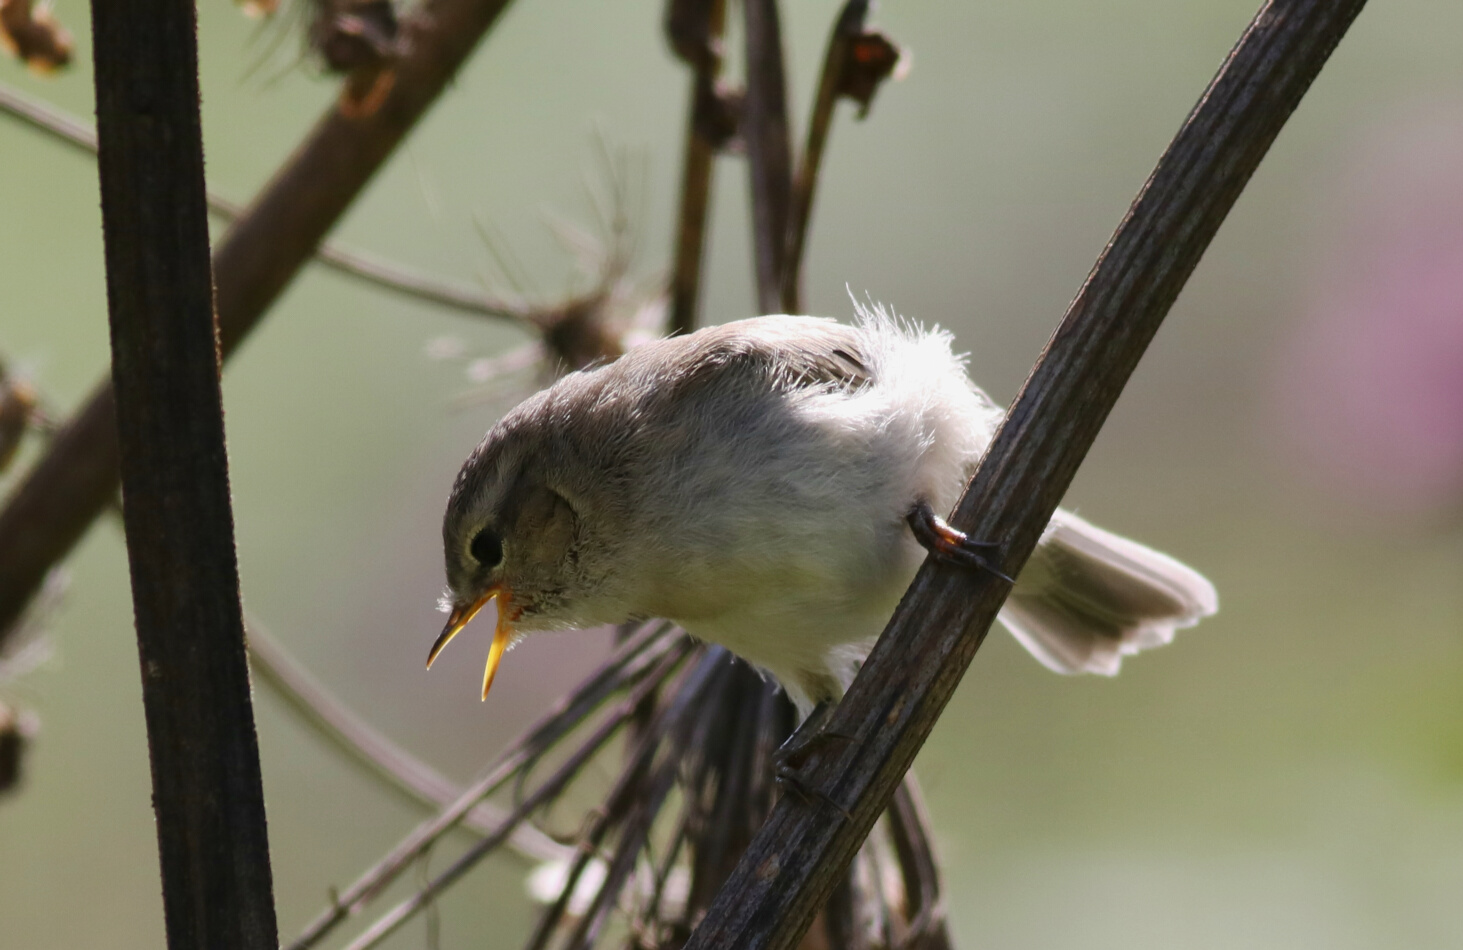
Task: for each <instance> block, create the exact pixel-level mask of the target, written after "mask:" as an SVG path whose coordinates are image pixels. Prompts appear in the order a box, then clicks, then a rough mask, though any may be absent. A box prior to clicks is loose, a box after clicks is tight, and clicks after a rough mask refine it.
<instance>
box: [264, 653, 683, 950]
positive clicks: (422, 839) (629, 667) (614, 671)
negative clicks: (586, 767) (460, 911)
mask: <svg viewBox="0 0 1463 950" xmlns="http://www.w3.org/2000/svg"><path fill="white" fill-rule="evenodd" d="M684 640H685V638H684V636H683V635H681V634H680V633H679V632H676V631H673V630H672V629H671V628H670V627H669V626H668V625H665V624H649V625H647V626H646V627H645V628H644V629H642V630H641V632H640V633H639V634H637V635H636V636H634V637H631V638H630V639H629V640H627V641H625V643H624V644H623V645H622V646H621V647H620V648H619V650H617V651H616V652H615V655H614V656H613V657H611V659H610V660H608V661H607V662H606V663H604V664H603V665H601V667H600V668H599V669H597V670H596V671H595V672H594V674H592V675H591V676H590V677H589V678H588V679H587V680H585V681H584V682H583V683H581V684H580V685H579V686H578V687H577V688H576V689H574V690H573V691H571V692H570V693H569V694H568V695H567V696H565V697H564V698H563V699H561V700H560V701H559V702H558V703H557V704H556V705H555V708H554V709H553V710H551V711H550V712H549V713H548V714H547V715H546V716H545V717H544V718H543V719H541V720H540V721H539V722H538V724H537V725H535V726H534V727H533V728H532V729H530V730H529V731H528V732H527V733H526V734H525V735H524V736H523V738H521V739H519V740H518V741H517V742H515V743H514V744H513V745H511V746H510V747H509V748H508V749H507V750H505V751H504V752H503V753H502V754H501V755H500V756H499V757H498V761H497V762H496V763H494V765H493V766H491V767H490V768H489V769H488V770H487V772H486V773H485V774H484V775H483V776H482V778H480V779H478V780H477V781H476V782H474V783H473V784H472V785H471V786H469V788H468V789H467V790H466V791H464V792H463V793H462V796H461V797H460V798H458V799H457V801H455V802H453V803H452V805H451V806H450V807H448V808H446V809H444V810H443V811H442V813H441V814H439V815H438V816H437V817H436V818H433V819H431V820H430V821H427V822H424V823H422V824H421V825H418V826H417V827H416V828H415V829H413V830H412V832H411V833H410V834H409V835H407V836H406V837H405V838H404V839H402V841H401V843H400V844H398V845H397V846H396V847H395V848H393V849H392V850H391V851H390V852H389V853H388V854H387V855H386V857H384V858H382V859H381V860H380V861H378V862H377V863H376V864H375V865H374V866H373V867H372V868H370V869H369V870H368V871H366V873H365V874H363V875H361V877H360V878H359V879H357V880H356V881H355V883H353V884H352V885H351V886H350V887H348V888H346V890H345V891H344V892H342V893H340V894H339V895H338V896H336V897H335V898H334V900H332V902H331V906H330V907H329V908H327V909H326V910H325V911H324V912H322V913H321V914H320V916H319V917H317V918H316V919H315V920H313V921H311V923H310V924H309V926H307V927H306V928H305V930H304V931H303V932H302V933H301V934H300V936H299V937H297V938H296V939H295V942H294V943H292V944H291V945H290V950H307V948H309V947H312V946H314V945H315V944H317V943H319V942H320V940H322V939H323V938H324V937H325V936H326V935H327V934H329V933H330V931H331V930H333V929H334V928H335V927H336V926H337V925H338V924H340V923H341V922H342V921H344V920H345V919H346V918H347V917H350V916H353V915H354V914H357V913H359V912H360V911H361V910H362V909H364V907H365V905H366V903H367V902H369V901H370V900H371V899H372V898H373V897H374V896H375V895H376V894H378V893H380V891H381V890H382V889H383V888H385V887H386V886H387V885H388V884H390V883H391V882H392V881H394V880H395V879H396V878H397V877H398V876H400V874H401V873H402V871H404V870H405V869H406V868H408V867H410V866H411V864H412V862H413V861H415V860H416V859H417V858H418V857H420V856H421V854H422V853H423V852H424V851H425V850H426V849H427V848H429V847H431V846H432V844H433V843H435V842H436V841H437V840H438V839H439V838H441V837H442V836H443V835H445V834H447V833H448V832H449V831H451V830H452V829H453V828H454V827H456V826H457V825H458V824H459V823H460V822H461V821H462V820H463V819H464V818H465V817H466V816H467V815H468V814H469V813H470V812H471V811H472V810H473V808H475V807H476V806H477V804H478V803H479V802H481V801H482V800H483V799H484V798H486V797H487V796H489V795H491V794H492V793H493V792H494V791H496V790H498V789H499V788H502V787H503V786H504V785H506V784H507V783H508V782H509V781H511V780H512V779H513V778H514V777H515V776H516V775H518V773H519V772H521V771H522V770H524V769H526V768H529V767H530V766H531V765H532V764H533V763H534V762H536V761H538V759H539V757H540V756H542V755H543V754H544V752H545V751H546V750H548V749H549V748H550V747H552V746H553V744H554V743H556V742H557V741H559V740H560V739H561V738H563V737H564V736H566V735H568V734H569V733H570V732H571V731H573V730H574V728H575V727H577V726H578V725H579V724H580V723H581V722H583V721H584V720H585V719H586V718H587V717H588V716H589V715H590V714H591V713H593V712H594V711H595V710H596V709H598V708H599V707H600V706H601V705H602V704H603V703H604V702H606V701H607V700H608V699H609V698H610V697H611V696H613V695H614V694H615V693H616V692H618V691H620V690H622V689H625V688H627V687H629V686H631V685H635V687H636V693H635V694H634V695H638V694H639V691H640V690H643V689H650V688H654V687H655V686H658V685H659V679H660V677H663V676H664V675H666V673H668V671H669V669H670V668H672V667H673V666H674V664H675V663H676V662H679V660H680V658H681V657H682V656H684V653H685V650H686V647H685V646H684ZM647 684H648V685H647ZM617 715H618V714H613V715H611V716H610V717H609V719H607V720H606V722H607V723H608V722H612V721H615V719H616V716H617ZM600 732H601V733H603V732H604V729H603V728H601V730H600ZM612 732H613V730H611V733H612ZM597 735H598V733H597ZM608 737H609V736H608V734H605V735H604V739H608ZM593 741H594V740H590V743H591V744H592V742H593ZM601 741H603V740H601ZM566 780H567V779H566ZM552 781H553V780H552V779H551V780H550V783H551V782H552ZM548 784H549V783H546V784H545V785H543V786H540V790H542V789H543V788H546V787H548ZM526 814H528V810H525V809H523V808H522V807H520V808H518V809H516V810H515V811H514V813H513V814H511V815H510V816H509V818H508V819H505V822H504V823H503V824H502V825H500V826H499V827H498V828H497V829H495V831H494V833H493V835H490V836H489V837H488V838H485V839H484V841H483V842H479V844H478V845H477V846H476V847H477V848H484V847H487V848H488V849H489V850H490V849H491V847H496V845H497V844H500V843H501V837H499V836H500V835H506V833H509V832H511V831H512V829H513V827H516V826H517V824H518V822H519V821H520V820H521V819H522V817H523V816H524V815H526ZM505 828H506V831H505V830H504V829H505ZM484 853H486V852H484Z"/></svg>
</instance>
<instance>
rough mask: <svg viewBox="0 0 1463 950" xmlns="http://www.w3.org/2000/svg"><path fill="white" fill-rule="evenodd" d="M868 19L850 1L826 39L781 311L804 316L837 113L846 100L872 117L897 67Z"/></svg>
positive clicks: (855, 0) (895, 52)
mask: <svg viewBox="0 0 1463 950" xmlns="http://www.w3.org/2000/svg"><path fill="white" fill-rule="evenodd" d="M868 14H869V0H848V3H846V4H844V7H843V12H842V13H840V14H839V16H838V20H837V21H836V22H835V23H834V24H833V33H832V35H831V36H829V37H828V51H827V53H826V54H825V55H824V57H823V71H822V73H821V74H820V76H819V79H818V92H817V95H816V96H815V97H814V99H813V114H812V117H811V118H810V119H809V120H808V143H807V145H806V146H805V147H804V149H803V156H802V160H801V161H800V162H799V164H798V169H797V174H796V175H795V176H794V177H793V181H792V198H791V202H792V208H791V211H790V212H789V215H788V222H787V251H786V256H785V258H784V260H783V271H782V290H781V292H782V309H783V310H784V311H786V312H787V313H802V312H803V310H804V307H803V300H802V277H803V274H802V270H803V248H804V246H805V245H806V242H807V236H808V221H809V219H810V218H811V217H812V214H813V195H814V192H815V191H816V190H817V186H818V172H819V170H820V169H821V168H822V164H823V148H824V146H825V145H826V144H827V143H828V129H829V127H830V126H831V125H832V124H833V108H834V106H836V105H837V104H838V100H839V99H842V98H850V99H853V100H854V101H855V102H857V103H858V104H859V114H858V115H859V118H860V119H862V118H863V117H864V116H865V115H867V114H868V111H869V103H870V102H872V101H873V98H874V93H875V92H876V91H877V90H878V87H879V84H880V83H882V82H883V81H884V80H885V79H887V78H888V77H889V75H890V74H892V73H893V72H894V67H895V66H896V65H897V64H898V62H899V48H898V47H897V46H895V45H894V44H893V43H892V42H890V40H889V39H888V38H887V37H885V36H884V34H882V33H880V32H878V31H877V30H866V29H865V28H864V19H865V18H866V17H867V16H868Z"/></svg>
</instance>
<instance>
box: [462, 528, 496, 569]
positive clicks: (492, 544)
mask: <svg viewBox="0 0 1463 950" xmlns="http://www.w3.org/2000/svg"><path fill="white" fill-rule="evenodd" d="M468 550H469V551H471V552H472V556H473V557H474V558H476V559H477V562H478V563H479V564H481V565H482V566H483V567H497V566H498V562H499V561H501V560H503V541H502V539H501V538H499V537H498V536H497V535H496V534H494V533H493V532H492V531H491V530H489V529H488V528H484V529H483V530H481V531H479V532H478V533H477V536H476V537H474V538H473V539H472V545H471V546H470V547H469V548H468Z"/></svg>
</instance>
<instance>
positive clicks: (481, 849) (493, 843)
mask: <svg viewBox="0 0 1463 950" xmlns="http://www.w3.org/2000/svg"><path fill="white" fill-rule="evenodd" d="M690 652H691V648H690V644H689V642H688V641H687V640H686V639H685V638H684V637H683V638H680V639H679V640H678V641H677V645H676V649H675V650H674V652H672V653H670V654H668V655H667V656H666V658H665V659H664V660H662V661H661V663H660V664H659V667H658V670H657V672H659V673H660V674H661V675H658V676H650V677H647V678H646V679H645V681H643V682H642V683H641V684H640V685H639V686H638V687H637V688H636V690H635V691H634V692H633V693H631V694H630V695H629V696H627V697H625V699H623V700H621V702H620V703H619V705H618V706H616V707H615V709H614V710H613V711H612V712H611V713H610V715H609V716H607V717H606V718H605V720H604V721H603V722H601V723H600V724H599V726H598V728H596V729H595V731H594V732H593V734H591V736H590V737H589V738H588V739H587V740H585V742H584V743H582V744H581V745H580V746H579V747H578V748H577V749H575V750H574V752H573V754H572V755H570V756H569V758H568V760H567V761H565V762H564V764H563V765H561V766H560V767H559V768H558V769H557V770H555V771H554V773H553V774H552V775H551V776H550V777H549V778H547V779H545V780H544V781H543V782H542V783H541V784H540V785H539V787H538V788H536V789H535V790H534V791H533V793H532V794H530V795H528V796H526V797H525V798H524V799H523V801H522V803H521V804H519V806H518V807H517V808H515V809H514V810H513V814H512V815H511V816H510V817H509V822H519V821H523V820H524V819H526V818H527V817H528V816H529V815H530V814H532V813H533V812H534V811H537V810H538V809H539V808H541V807H543V806H544V805H546V804H548V803H549V802H551V801H553V800H554V799H555V798H556V797H558V796H559V795H560V794H561V793H562V792H563V790H564V788H565V787H567V786H568V784H569V782H570V781H572V780H573V778H574V777H575V776H576V775H578V774H579V773H580V771H582V770H583V768H584V766H585V765H586V764H588V763H589V761H590V760H591V759H592V758H594V756H595V755H596V754H597V753H598V752H599V751H600V750H601V749H603V748H604V746H605V744H606V743H607V742H608V741H609V740H610V739H611V738H613V737H614V735H615V734H616V733H617V732H618V731H619V730H620V729H621V728H622V727H623V726H624V725H625V724H626V723H627V722H629V720H630V718H631V717H632V716H633V715H634V714H635V709H636V707H637V706H638V705H639V704H640V701H641V700H642V699H643V698H644V697H645V696H646V695H648V694H649V693H650V692H651V691H653V690H655V689H657V688H658V687H659V686H660V685H661V680H662V679H663V678H664V676H666V675H669V674H670V672H671V671H672V670H673V669H674V668H675V667H676V666H677V665H678V664H679V663H680V662H681V660H683V659H684V658H685V657H686V655H687V654H688V653H690ZM698 669H699V668H698ZM693 675H695V674H693ZM659 740H660V736H659V735H658V734H655V735H653V736H651V737H647V738H646V739H644V740H642V742H641V748H642V749H645V750H647V751H646V753H645V754H646V755H649V754H651V753H653V752H654V751H655V748H656V745H657V743H658V742H659ZM509 827H511V826H510V825H509V824H507V823H505V826H504V832H505V833H506V831H507V830H508V829H509ZM504 837H506V834H500V835H496V836H491V837H489V838H485V839H484V840H482V841H480V842H478V843H477V844H476V845H473V846H472V847H471V848H469V849H468V850H467V851H466V852H465V853H464V854H463V855H462V856H461V857H459V858H458V859H457V860H456V861H454V862H453V863H452V865H451V866H450V867H448V869H447V870H446V871H443V872H442V873H441V874H439V875H437V876H436V877H434V878H432V880H431V881H429V882H428V883H427V885H426V886H425V887H423V888H421V890H419V891H417V893H415V894H413V895H412V896H411V897H409V898H407V899H406V900H404V901H402V902H401V903H400V904H398V905H396V906H395V907H393V908H392V909H391V910H389V911H387V912H386V913H385V914H383V915H382V916H381V917H380V918H378V919H377V920H376V922H375V923H373V924H372V925H371V926H370V927H369V928H367V929H366V931H365V932H364V933H362V934H361V935H360V936H359V937H357V938H356V939H355V940H353V941H351V942H350V943H349V944H348V945H347V947H346V950H370V948H371V947H375V946H376V945H378V944H379V943H380V942H381V941H382V940H385V939H386V938H387V937H389V936H390V935H391V934H393V933H395V932H396V930H397V929H398V928H399V927H401V925H402V924H404V923H406V922H407V921H408V920H410V919H411V918H412V917H414V916H415V915H416V914H417V913H418V912H420V911H421V910H423V909H424V908H426V907H428V906H430V905H431V903H432V901H434V900H435V899H436V898H437V896H438V895H440V894H441V893H442V892H443V891H444V890H446V889H447V888H448V887H451V886H452V884H453V883H454V882H456V881H457V880H458V879H459V878H461V877H462V875H464V874H466V873H467V872H468V871H469V870H471V869H472V867H473V866H474V865H476V864H477V863H478V862H479V861H481V860H482V859H483V858H485V857H487V855H488V854H489V853H490V852H491V851H492V850H493V849H495V848H497V847H498V846H499V845H501V844H502V843H503V839H504ZM585 860H587V858H585V854H584V852H583V851H581V852H580V853H579V854H578V855H577V856H576V863H575V868H576V869H577V870H572V871H571V874H570V879H569V883H568V884H567V885H565V888H564V896H562V897H561V898H560V899H561V900H563V901H567V900H568V896H567V895H569V894H570V893H572V892H573V890H574V881H575V877H576V876H577V873H578V871H582V870H583V864H582V862H583V861H585Z"/></svg>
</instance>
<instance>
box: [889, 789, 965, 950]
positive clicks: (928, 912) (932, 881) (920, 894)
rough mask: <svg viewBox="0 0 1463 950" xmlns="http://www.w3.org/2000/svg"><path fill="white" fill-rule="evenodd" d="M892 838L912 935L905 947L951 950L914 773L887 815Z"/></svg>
mask: <svg viewBox="0 0 1463 950" xmlns="http://www.w3.org/2000/svg"><path fill="white" fill-rule="evenodd" d="M885 814H886V815H887V816H888V821H889V837H890V839H891V840H892V843H893V845H894V850H895V853H896V854H897V855H898V858H899V867H900V871H901V872H902V876H903V885H904V896H905V902H906V913H907V914H908V918H909V919H908V921H907V927H908V931H909V932H908V934H907V935H905V936H904V937H903V939H902V940H901V945H902V946H905V947H908V948H909V950H949V947H950V933H949V930H948V929H947V927H946V924H945V905H944V903H943V901H942V900H941V898H940V867H939V864H938V863H937V862H936V861H935V849H934V846H933V845H932V844H931V843H930V840H929V838H928V837H927V836H926V835H925V829H926V828H928V827H929V825H930V820H929V816H928V814H927V813H926V811H925V804H924V797H923V796H922V795H921V794H920V790H919V783H918V782H916V781H915V778H914V772H913V771H910V772H906V773H905V775H904V781H902V782H900V783H899V788H898V790H897V791H895V793H894V799H893V801H891V802H890V803H889V810H888V811H887V812H885Z"/></svg>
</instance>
